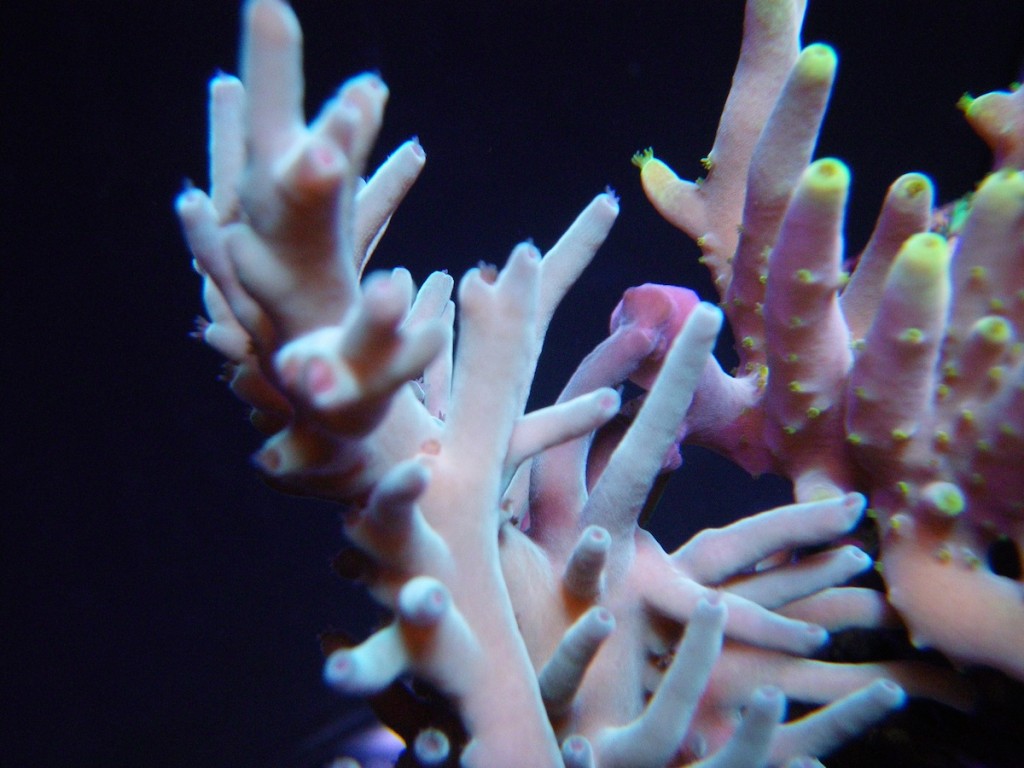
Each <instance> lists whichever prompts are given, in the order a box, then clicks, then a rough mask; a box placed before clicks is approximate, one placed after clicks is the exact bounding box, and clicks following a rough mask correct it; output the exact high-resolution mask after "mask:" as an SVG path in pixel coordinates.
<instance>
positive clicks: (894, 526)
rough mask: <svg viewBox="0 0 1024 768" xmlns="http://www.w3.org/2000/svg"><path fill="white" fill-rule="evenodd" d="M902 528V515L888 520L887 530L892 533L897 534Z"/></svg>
mask: <svg viewBox="0 0 1024 768" xmlns="http://www.w3.org/2000/svg"><path fill="white" fill-rule="evenodd" d="M902 527H903V516H902V515H894V516H893V517H891V518H890V519H889V530H891V531H893V532H894V533H899V531H900V528H902Z"/></svg>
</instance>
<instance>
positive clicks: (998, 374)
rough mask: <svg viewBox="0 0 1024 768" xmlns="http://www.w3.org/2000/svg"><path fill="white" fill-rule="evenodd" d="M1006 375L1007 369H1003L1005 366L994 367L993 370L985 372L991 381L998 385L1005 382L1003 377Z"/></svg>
mask: <svg viewBox="0 0 1024 768" xmlns="http://www.w3.org/2000/svg"><path fill="white" fill-rule="evenodd" d="M1005 373H1006V369H1005V368H1003V366H1001V365H993V366H992V367H991V368H989V369H988V370H987V371H986V372H985V375H986V376H988V378H989V381H993V382H995V383H996V384H998V383H999V382H1001V381H1002V380H1003V376H1004V374H1005Z"/></svg>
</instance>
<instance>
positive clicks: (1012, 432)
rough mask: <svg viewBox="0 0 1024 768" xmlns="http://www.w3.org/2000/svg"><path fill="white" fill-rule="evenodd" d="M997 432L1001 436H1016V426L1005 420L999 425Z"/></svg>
mask: <svg viewBox="0 0 1024 768" xmlns="http://www.w3.org/2000/svg"><path fill="white" fill-rule="evenodd" d="M999 434H1000V435H1002V436H1003V437H1017V434H1018V433H1017V428H1016V427H1015V426H1013V424H1010V423H1009V422H1007V421H1004V422H1003V423H1002V424H1000V425H999Z"/></svg>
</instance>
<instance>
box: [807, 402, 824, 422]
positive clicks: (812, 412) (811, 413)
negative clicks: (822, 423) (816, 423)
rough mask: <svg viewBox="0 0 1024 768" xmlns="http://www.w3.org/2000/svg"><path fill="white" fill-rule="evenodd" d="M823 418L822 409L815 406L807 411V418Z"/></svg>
mask: <svg viewBox="0 0 1024 768" xmlns="http://www.w3.org/2000/svg"><path fill="white" fill-rule="evenodd" d="M819 416H821V408H815V407H814V406H813V405H812V406H811V407H810V408H808V409H807V418H808V419H816V418H818V417H819Z"/></svg>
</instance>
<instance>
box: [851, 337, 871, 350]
mask: <svg viewBox="0 0 1024 768" xmlns="http://www.w3.org/2000/svg"><path fill="white" fill-rule="evenodd" d="M867 344H868V343H867V341H865V340H864V339H854V340H853V341H851V342H850V349H852V350H853V351H854V352H860V351H861V350H863V349H864V348H865V347H866V346H867Z"/></svg>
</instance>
